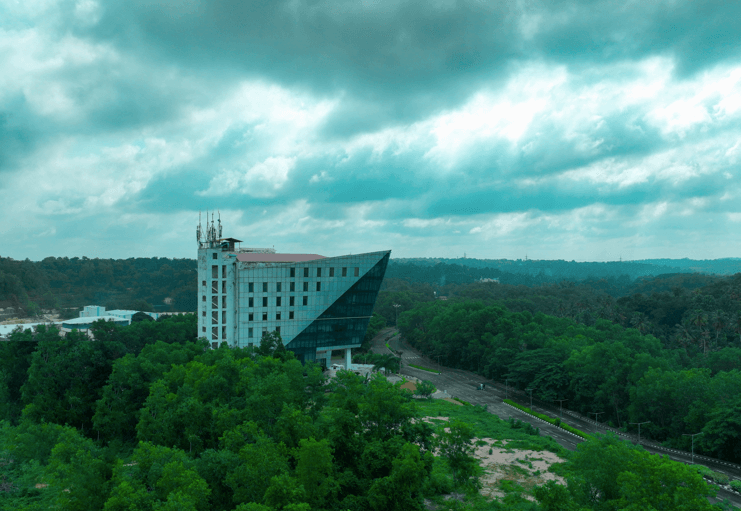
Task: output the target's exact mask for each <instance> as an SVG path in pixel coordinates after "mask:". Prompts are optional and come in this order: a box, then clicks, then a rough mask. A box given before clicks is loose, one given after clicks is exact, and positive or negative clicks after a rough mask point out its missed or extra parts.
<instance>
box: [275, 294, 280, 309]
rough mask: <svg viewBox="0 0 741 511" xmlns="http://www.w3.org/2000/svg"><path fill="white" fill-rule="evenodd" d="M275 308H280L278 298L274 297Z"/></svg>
mask: <svg viewBox="0 0 741 511" xmlns="http://www.w3.org/2000/svg"><path fill="white" fill-rule="evenodd" d="M275 306H276V307H280V296H276V297H275Z"/></svg>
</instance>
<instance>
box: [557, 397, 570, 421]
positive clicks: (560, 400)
mask: <svg viewBox="0 0 741 511" xmlns="http://www.w3.org/2000/svg"><path fill="white" fill-rule="evenodd" d="M555 401H558V403H559V404H560V405H561V412H560V415H559V417H560V418H561V419H563V402H564V401H568V399H556V400H555Z"/></svg>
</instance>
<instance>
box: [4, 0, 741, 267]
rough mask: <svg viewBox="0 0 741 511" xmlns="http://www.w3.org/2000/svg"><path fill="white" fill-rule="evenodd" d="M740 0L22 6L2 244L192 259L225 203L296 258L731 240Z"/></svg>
mask: <svg viewBox="0 0 741 511" xmlns="http://www.w3.org/2000/svg"><path fill="white" fill-rule="evenodd" d="M738 10H739V7H738V6H736V5H735V4H728V5H726V4H720V3H697V2H688V1H680V0H676V1H671V2H658V3H656V2H654V3H651V2H649V3H645V2H644V3H642V4H631V5H630V8H625V5H624V4H623V3H619V2H613V1H606V0H599V1H596V2H551V1H549V2H545V1H535V2H532V1H527V2H525V1H524V0H523V1H516V2H510V3H506V2H505V3H486V2H478V1H459V2H452V1H445V0H441V1H434V2H422V1H412V2H392V1H381V2H372V3H353V2H337V1H329V0H326V1H319V2H305V1H303V0H292V1H290V2H289V1H285V2H283V1H277V2H267V3H262V4H259V5H258V4H254V3H244V2H236V1H235V0H219V1H214V2H200V1H196V0H185V1H180V0H179V1H177V2H175V1H164V2H157V3H151V2H143V1H139V0H137V1H134V2H133V3H131V2H129V3H121V2H111V1H108V0H106V1H94V0H78V1H75V2H73V1H68V0H59V1H55V0H33V1H29V2H16V3H6V4H3V6H2V7H0V68H1V69H3V70H4V72H3V73H2V74H0V141H1V142H0V213H2V214H3V215H5V216H6V217H11V216H12V215H17V214H18V213H17V212H19V211H21V212H23V215H24V216H23V224H24V226H23V227H24V228H25V229H26V231H23V230H20V227H18V226H16V225H5V226H3V227H0V230H2V231H3V233H5V234H10V236H6V237H5V239H12V240H15V241H13V242H11V243H9V244H6V245H4V248H5V247H7V248H6V250H9V251H11V252H13V253H14V254H16V255H17V256H19V257H24V256H26V255H29V254H30V255H34V254H38V255H39V256H44V255H58V254H57V253H55V250H59V251H68V253H70V254H72V253H74V251H75V250H77V251H81V250H82V251H84V250H95V251H96V253H103V252H102V251H103V250H109V251H110V253H111V254H123V251H127V252H126V254H125V255H136V254H137V253H136V252H135V250H144V251H151V250H154V249H153V248H150V247H157V249H158V250H161V251H162V255H166V254H177V255H179V256H189V255H192V252H193V247H192V243H191V241H192V240H191V238H192V233H190V232H189V229H191V226H192V225H194V222H195V220H194V218H195V215H196V213H197V211H198V210H205V209H209V210H216V209H220V210H221V211H222V212H224V219H225V222H226V223H227V225H232V226H233V228H234V229H238V230H243V231H245V232H249V233H251V235H254V236H255V238H256V239H258V238H265V239H269V240H271V244H276V245H278V244H281V245H282V246H284V247H289V248H290V247H294V248H295V249H296V250H298V251H306V250H307V249H306V245H313V244H320V246H321V247H322V251H323V252H327V253H341V252H343V251H355V252H360V251H364V249H363V247H364V246H369V247H370V246H372V247H377V248H384V247H391V248H395V250H397V252H396V254H397V255H402V254H406V255H436V254H437V253H438V252H439V251H449V252H450V254H453V253H458V254H460V253H463V252H467V253H469V254H473V253H474V249H473V247H477V249H478V250H480V251H481V254H480V255H481V256H484V255H486V254H489V255H490V256H492V257H493V256H499V255H500V254H504V253H507V254H520V256H521V255H522V254H521V252H523V251H524V250H526V249H527V247H529V246H535V245H538V246H542V247H543V248H542V250H543V252H544V253H545V252H548V253H551V254H553V256H554V257H558V256H560V257H565V258H574V254H578V255H585V254H589V253H594V254H599V257H609V256H610V254H612V253H614V252H615V251H616V250H619V249H620V246H621V245H620V243H623V244H624V245H625V246H630V247H632V248H631V250H634V253H636V254H637V253H639V252H640V253H643V254H644V255H646V256H648V255H650V254H648V252H650V251H651V250H654V249H655V250H659V249H660V248H662V247H668V246H674V245H672V243H675V244H676V247H678V248H677V250H680V249H681V250H687V251H689V252H692V251H697V250H699V248H698V247H702V248H703V249H704V250H706V251H707V253H708V254H710V253H718V254H720V252H721V251H723V250H731V248H730V247H733V246H735V245H733V243H730V242H727V241H728V234H727V233H725V234H724V233H723V229H726V231H728V232H730V231H731V230H732V228H733V227H732V226H735V224H734V222H737V219H736V216H735V215H737V213H738V211H737V207H736V204H738V200H739V198H741V185H737V184H736V183H738V182H740V181H741V175H739V167H738V158H739V151H741V150H740V149H739V144H738V140H739V139H741V133H740V132H739V126H741V123H740V121H741V58H740V54H739V44H741V43H739V42H738V41H740V40H741V39H739V37H738V36H739V33H740V32H741V30H740V29H741V26H740V25H739V24H740V23H741V22H739V21H738V20H739V19H741V17H739V16H738V14H739V12H738ZM229 217H231V223H229V222H228V218H229ZM188 218H190V219H191V220H188ZM162 222H170V223H172V225H173V228H172V229H171V230H167V229H166V227H165V226H163V224H162ZM703 222H705V223H707V224H708V225H709V224H712V228H708V227H707V225H705V224H703ZM91 229H92V230H93V231H94V232H93V231H91ZM683 229H684V230H685V231H686V232H685V233H684V234H683V235H682V236H681V239H680V235H679V234H678V233H680V232H682V230H683ZM81 232H89V234H87V235H82V234H80V233H81ZM31 233H44V235H45V236H47V237H48V240H47V241H49V243H47V245H45V246H42V245H34V243H36V242H37V241H38V240H35V238H34V239H32V238H33V235H32V234H31ZM703 233H704V234H703ZM234 234H235V235H236V236H238V237H239V236H243V235H241V234H238V232H234ZM116 236H118V237H119V238H120V239H121V240H124V241H121V245H120V246H116V244H115V242H114V241H113V240H115V239H116ZM163 236H165V237H166V239H167V240H168V241H167V243H162V244H160V243H159V242H154V241H153V240H161V239H165V238H163ZM178 236H182V239H183V240H184V241H178V239H179V238H178ZM134 239H135V240H137V241H136V242H132V241H131V240H134ZM690 239H692V240H695V242H696V244H695V245H692V244H688V243H687V242H686V240H690ZM101 240H105V241H106V242H111V245H110V248H107V249H104V248H101V247H104V244H101ZM615 240H621V241H615ZM719 241H723V243H722V244H721V243H719ZM726 242H727V243H726ZM256 244H258V245H259V244H260V243H256ZM105 246H107V245H105ZM122 247H124V248H122ZM302 247H303V248H302ZM604 247H608V248H609V250H608V248H604ZM652 247H653V248H652ZM739 248H741V247H739ZM286 249H287V248H286ZM38 250H42V251H44V250H46V251H47V252H45V253H43V254H41V253H39V252H38ZM318 250H319V249H317V251H318ZM590 251H591V252H590ZM689 252H688V254H689ZM149 253H150V254H151V253H152V252H149ZM442 255H445V254H442ZM569 255H571V257H568V256H569ZM663 255H666V254H663Z"/></svg>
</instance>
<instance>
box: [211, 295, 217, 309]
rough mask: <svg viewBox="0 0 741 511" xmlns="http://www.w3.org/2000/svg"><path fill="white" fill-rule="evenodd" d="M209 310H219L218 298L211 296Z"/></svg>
mask: <svg viewBox="0 0 741 511" xmlns="http://www.w3.org/2000/svg"><path fill="white" fill-rule="evenodd" d="M211 308H212V309H218V308H219V297H218V296H212V297H211Z"/></svg>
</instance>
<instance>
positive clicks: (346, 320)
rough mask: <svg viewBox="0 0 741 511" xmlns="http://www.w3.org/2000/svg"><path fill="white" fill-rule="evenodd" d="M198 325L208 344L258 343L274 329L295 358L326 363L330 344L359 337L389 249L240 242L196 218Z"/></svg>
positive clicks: (354, 342)
mask: <svg viewBox="0 0 741 511" xmlns="http://www.w3.org/2000/svg"><path fill="white" fill-rule="evenodd" d="M197 238H198V331H199V334H200V335H201V336H202V337H205V338H206V339H208V340H209V341H210V342H211V343H212V346H213V347H216V346H218V345H219V344H220V343H222V342H226V343H228V344H229V345H230V346H234V347H249V346H255V345H258V344H259V342H260V339H261V337H262V336H263V334H265V333H266V332H273V331H274V332H278V333H279V334H280V336H281V338H282V339H283V343H284V344H285V346H286V348H288V349H289V350H291V351H293V352H294V353H295V354H296V356H297V357H298V358H299V359H300V360H301V361H319V362H320V363H321V364H323V365H329V364H328V361H329V360H330V358H331V355H332V350H344V351H345V357H346V367H347V368H349V367H350V353H351V349H352V348H356V347H359V346H360V345H361V343H362V342H363V338H364V337H365V331H366V329H367V328H368V321H369V320H370V317H371V314H372V312H373V306H374V305H375V302H376V297H377V296H378V291H379V289H380V287H381V282H382V281H383V276H384V275H385V273H386V266H387V265H388V260H389V255H390V254H391V251H390V250H387V251H382V252H371V253H367V254H357V255H345V256H339V257H324V256H321V255H318V254H280V253H276V252H275V250H274V249H259V248H240V247H239V244H240V243H241V241H240V240H237V239H234V238H223V237H222V236H221V221H220V220H219V222H218V224H214V220H213V218H212V220H211V222H210V225H209V223H208V221H207V222H206V230H205V232H204V231H203V230H202V229H201V226H200V225H199V226H198V229H197Z"/></svg>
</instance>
